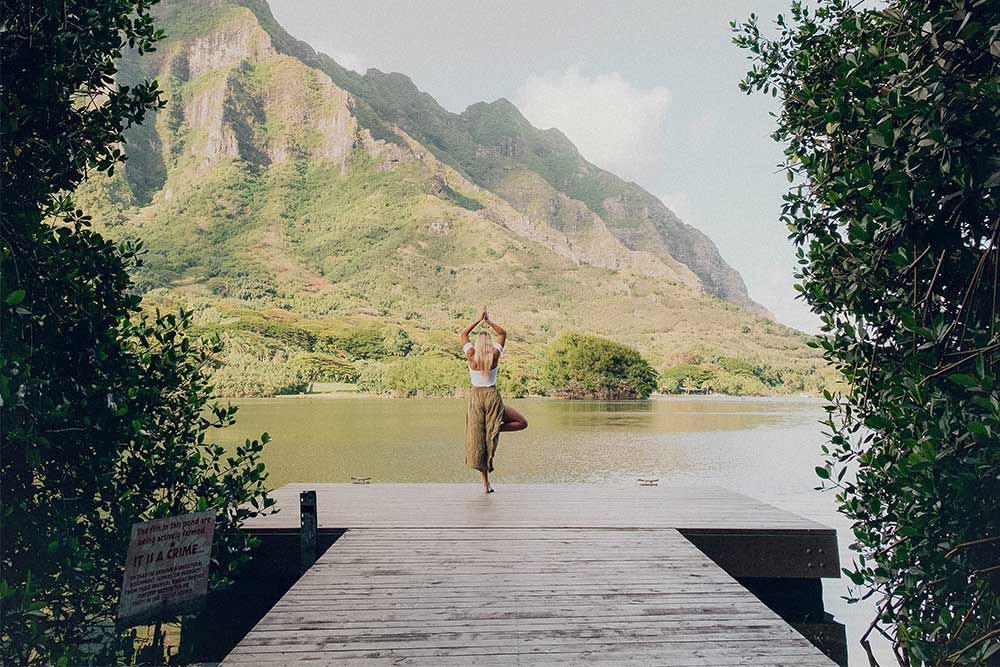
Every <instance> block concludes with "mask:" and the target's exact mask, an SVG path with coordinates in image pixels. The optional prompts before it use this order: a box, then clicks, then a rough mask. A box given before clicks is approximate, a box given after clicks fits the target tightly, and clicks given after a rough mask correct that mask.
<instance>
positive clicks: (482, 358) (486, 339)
mask: <svg viewBox="0 0 1000 667" xmlns="http://www.w3.org/2000/svg"><path fill="white" fill-rule="evenodd" d="M475 348H476V355H475V357H473V358H474V359H475V365H476V366H477V368H476V370H477V371H488V370H490V366H492V365H493V338H492V337H491V336H490V332H489V331H486V330H484V329H480V330H479V334H478V335H477V336H476V345H475Z"/></svg>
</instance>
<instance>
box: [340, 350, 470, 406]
mask: <svg viewBox="0 0 1000 667" xmlns="http://www.w3.org/2000/svg"><path fill="white" fill-rule="evenodd" d="M467 384H468V375H467V373H466V371H465V369H464V367H463V364H462V362H461V361H459V360H458V359H456V358H455V357H451V356H444V355H436V354H426V355H419V356H416V355H413V356H409V357H402V358H399V357H397V358H393V359H391V360H387V361H385V362H371V363H369V364H368V365H367V366H365V367H364V368H363V369H362V371H361V373H360V375H359V377H358V389H359V390H361V391H364V392H369V393H373V394H392V395H395V396H405V397H413V396H453V395H455V393H456V392H457V391H459V389H460V388H461V387H464V386H465V385H467Z"/></svg>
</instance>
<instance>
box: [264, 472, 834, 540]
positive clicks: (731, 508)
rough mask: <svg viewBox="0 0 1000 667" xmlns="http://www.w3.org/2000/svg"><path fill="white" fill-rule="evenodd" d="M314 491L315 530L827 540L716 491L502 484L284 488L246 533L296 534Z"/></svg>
mask: <svg viewBox="0 0 1000 667" xmlns="http://www.w3.org/2000/svg"><path fill="white" fill-rule="evenodd" d="M308 489H315V490H316V494H317V505H318V519H319V527H320V529H323V528H414V527H420V528H435V527H437V528H677V529H680V530H684V529H693V530H721V529H724V530H728V531H754V530H769V531H774V532H779V531H782V530H785V531H795V532H803V531H806V532H818V533H830V532H833V531H832V529H831V528H827V527H826V526H823V525H821V524H818V523H816V522H814V521H810V520H808V519H804V518H802V517H799V516H796V515H794V514H791V513H790V512H786V511H784V510H780V509H778V508H777V507H774V506H772V505H768V504H766V503H762V502H760V501H758V500H754V499H752V498H748V497H747V496H743V495H740V494H738V493H733V492H732V491H728V490H726V489H722V488H719V487H709V486H706V487H677V486H671V485H663V486H648V487H641V486H638V485H637V484H636V485H630V486H613V485H592V484H504V485H498V486H497V492H496V493H495V494H491V495H489V496H487V495H486V494H484V493H482V488H481V487H480V486H479V485H477V484H365V485H359V484H301V483H296V484H287V485H285V486H283V487H281V488H280V489H278V490H277V491H275V492H274V493H273V494H272V495H273V496H274V497H275V499H277V501H278V507H279V508H281V509H282V511H281V512H279V513H277V514H272V515H270V516H267V517H261V518H257V519H253V520H251V521H249V522H248V523H247V527H248V528H254V529H259V528H270V529H274V528H277V529H281V528H289V529H291V528H294V529H296V530H297V529H298V527H299V509H298V508H299V492H301V491H305V490H308Z"/></svg>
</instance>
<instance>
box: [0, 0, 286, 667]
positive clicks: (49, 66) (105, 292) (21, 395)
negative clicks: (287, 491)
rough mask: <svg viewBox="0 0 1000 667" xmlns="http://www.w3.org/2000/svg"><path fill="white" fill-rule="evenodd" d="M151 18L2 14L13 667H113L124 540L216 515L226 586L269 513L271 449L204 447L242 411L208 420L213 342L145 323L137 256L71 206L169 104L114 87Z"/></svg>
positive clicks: (32, 11) (0, 300)
mask: <svg viewBox="0 0 1000 667" xmlns="http://www.w3.org/2000/svg"><path fill="white" fill-rule="evenodd" d="M154 2H155V0H67V1H65V2H57V3H51V2H48V3H38V2H28V1H27V0H19V1H12V2H7V1H5V2H3V3H2V31H3V40H2V47H0V48H2V51H0V58H2V61H3V68H2V102H0V130H2V154H0V160H2V178H3V182H2V189H3V207H2V217H0V240H2V245H0V259H2V266H0V316H2V321H0V328H2V354H0V367H2V372H0V400H2V427H3V439H2V451H0V458H2V475H3V489H2V494H3V496H2V509H0V524H2V579H0V662H2V663H3V664H46V665H48V664H56V665H65V664H83V663H86V662H88V661H97V662H102V663H108V662H118V658H119V657H120V655H121V654H119V651H120V652H122V653H124V654H125V655H127V653H128V652H129V650H130V647H129V646H128V645H127V644H124V645H123V644H120V643H119V642H117V641H115V639H116V637H121V635H119V634H118V633H117V632H116V631H115V628H114V623H113V620H114V613H115V606H116V603H117V598H118V587H119V586H120V584H121V580H122V564H123V562H124V558H125V551H126V547H127V543H128V539H129V533H130V529H131V525H132V523H133V522H135V521H137V520H144V519H150V518H154V517H159V516H164V515H168V514H177V513H180V512H186V511H194V510H202V509H214V510H215V511H216V512H217V515H218V520H217V527H216V541H215V544H214V547H213V554H212V558H213V562H212V574H211V577H212V581H211V586H212V587H213V588H218V587H221V586H225V585H226V584H227V583H228V582H229V581H230V580H231V578H232V575H233V574H234V572H235V571H236V570H237V569H238V568H239V566H240V565H241V564H242V563H243V562H245V561H246V560H247V558H248V557H249V556H248V552H249V549H250V547H251V546H252V542H251V540H250V538H248V537H246V536H245V535H244V534H243V533H242V532H241V531H240V530H239V529H238V528H239V525H240V524H241V522H242V521H243V520H244V519H246V518H247V517H249V516H253V515H255V514H257V513H258V512H259V511H260V510H262V509H265V508H267V507H269V506H270V505H272V504H273V501H272V500H271V499H270V498H268V497H267V494H266V489H265V486H264V484H265V479H266V473H265V472H264V467H263V464H262V463H261V462H260V455H261V450H262V448H263V446H264V444H265V443H266V440H267V438H266V436H265V437H263V438H261V439H260V440H258V441H247V442H246V443H245V445H243V446H241V447H239V448H237V449H236V451H235V452H229V453H227V452H225V451H224V450H223V449H222V448H221V447H219V446H217V445H214V444H211V443H210V442H207V441H206V439H205V435H206V430H207V429H208V428H210V427H214V426H225V425H228V424H230V423H232V421H233V416H234V413H235V409H234V408H231V407H228V406H227V407H221V406H218V405H215V404H212V405H210V404H209V403H208V401H209V397H210V395H211V393H212V388H211V387H210V386H209V384H208V381H207V375H206V366H207V365H208V364H209V363H210V362H211V361H212V358H213V357H214V355H215V354H216V353H217V352H218V351H219V343H218V342H217V341H206V342H203V343H198V342H194V341H192V340H191V339H190V338H188V337H187V336H186V334H185V332H186V329H187V328H188V326H189V318H188V316H187V315H186V314H184V313H180V314H178V315H173V314H167V315H160V314H159V313H158V314H157V315H156V316H143V315H141V314H140V312H139V305H140V301H139V298H138V297H136V296H134V295H133V293H132V283H131V280H130V278H129V269H130V268H131V267H133V266H134V265H135V263H136V261H137V253H138V251H139V248H138V247H137V246H135V245H127V244H123V245H116V244H114V243H111V242H109V241H107V240H106V239H104V238H102V237H101V235H99V234H97V233H95V232H94V231H93V230H92V229H91V228H90V220H89V218H88V217H87V216H85V215H84V214H83V212H81V211H78V210H75V208H74V206H73V201H72V198H71V193H72V191H73V190H74V189H75V188H76V186H77V185H78V184H79V183H80V182H81V181H82V180H83V179H84V178H86V176H87V174H88V171H91V172H106V173H111V172H113V170H114V168H115V165H116V164H119V163H120V162H121V161H122V160H123V153H122V150H121V144H122V142H123V132H124V130H125V129H127V128H128V127H129V126H131V125H134V124H136V123H140V122H142V120H143V119H144V117H145V115H146V114H147V112H149V111H151V110H153V109H156V108H159V107H160V106H161V105H162V101H161V99H160V94H159V92H158V89H157V86H156V83H155V82H143V83H140V84H138V85H136V86H133V87H126V86H119V85H116V84H115V75H116V66H115V62H116V60H118V59H119V58H121V56H122V52H123V50H124V49H126V48H132V49H136V50H137V51H138V52H139V53H142V52H145V51H150V50H152V48H153V44H154V43H155V42H156V41H157V40H158V39H160V37H161V34H160V33H159V32H158V31H157V30H156V29H155V28H154V26H153V21H152V18H151V16H150V13H149V10H150V6H151V5H152V4H154ZM248 501H252V503H253V506H254V507H255V508H257V509H248V508H245V507H241V505H242V504H243V503H246V502H248Z"/></svg>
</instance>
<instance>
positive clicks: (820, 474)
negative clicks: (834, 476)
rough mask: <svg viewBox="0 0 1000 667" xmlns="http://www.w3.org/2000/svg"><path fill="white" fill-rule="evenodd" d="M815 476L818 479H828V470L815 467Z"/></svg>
mask: <svg viewBox="0 0 1000 667" xmlns="http://www.w3.org/2000/svg"><path fill="white" fill-rule="evenodd" d="M816 476H817V477H819V478H820V479H830V470H829V468H824V467H823V466H816Z"/></svg>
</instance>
